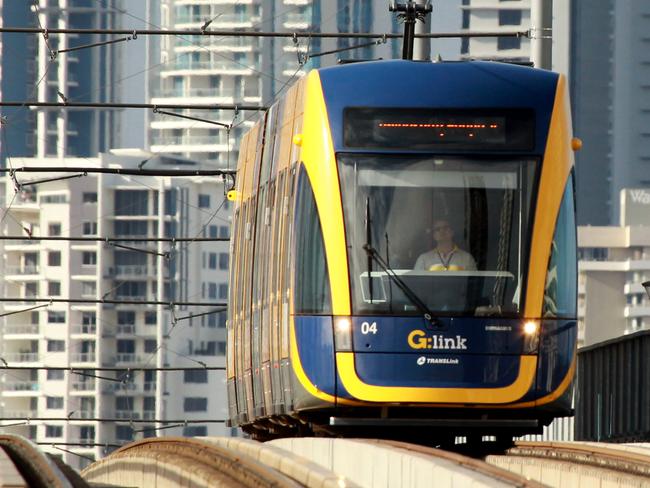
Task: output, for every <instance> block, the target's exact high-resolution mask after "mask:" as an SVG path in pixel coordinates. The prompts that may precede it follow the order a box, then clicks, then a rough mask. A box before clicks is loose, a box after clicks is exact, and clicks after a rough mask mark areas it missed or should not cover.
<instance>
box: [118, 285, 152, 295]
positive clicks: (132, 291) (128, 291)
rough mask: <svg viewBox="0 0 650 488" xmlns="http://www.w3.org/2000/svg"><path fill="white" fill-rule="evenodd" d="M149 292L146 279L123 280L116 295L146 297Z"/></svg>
mask: <svg viewBox="0 0 650 488" xmlns="http://www.w3.org/2000/svg"><path fill="white" fill-rule="evenodd" d="M146 294H147V282H146V281H123V282H122V283H120V284H119V285H118V288H117V290H116V295H117V296H120V297H127V298H129V297H130V298H134V297H144V296H146Z"/></svg>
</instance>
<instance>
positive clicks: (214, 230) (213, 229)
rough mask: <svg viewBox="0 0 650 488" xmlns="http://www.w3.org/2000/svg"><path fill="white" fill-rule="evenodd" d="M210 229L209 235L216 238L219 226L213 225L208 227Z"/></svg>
mask: <svg viewBox="0 0 650 488" xmlns="http://www.w3.org/2000/svg"><path fill="white" fill-rule="evenodd" d="M208 231H209V232H208V236H209V237H210V239H216V238H217V235H218V233H219V226H217V225H211V226H210V227H208Z"/></svg>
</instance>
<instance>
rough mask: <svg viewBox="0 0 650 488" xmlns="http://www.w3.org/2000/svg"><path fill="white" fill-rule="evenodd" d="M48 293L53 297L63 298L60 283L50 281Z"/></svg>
mask: <svg viewBox="0 0 650 488" xmlns="http://www.w3.org/2000/svg"><path fill="white" fill-rule="evenodd" d="M47 293H48V295H50V296H51V297H58V296H61V282H60V281H48V283H47Z"/></svg>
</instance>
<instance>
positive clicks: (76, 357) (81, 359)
mask: <svg viewBox="0 0 650 488" xmlns="http://www.w3.org/2000/svg"><path fill="white" fill-rule="evenodd" d="M96 360H97V356H96V354H95V353H94V352H77V353H72V354H70V362H71V363H94V362H95V361H96Z"/></svg>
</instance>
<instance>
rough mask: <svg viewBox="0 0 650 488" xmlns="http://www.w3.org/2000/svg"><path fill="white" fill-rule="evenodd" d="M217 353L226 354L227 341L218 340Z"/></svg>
mask: <svg viewBox="0 0 650 488" xmlns="http://www.w3.org/2000/svg"><path fill="white" fill-rule="evenodd" d="M217 354H218V355H219V356H223V355H225V354H226V343H225V342H224V341H218V342H217Z"/></svg>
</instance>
